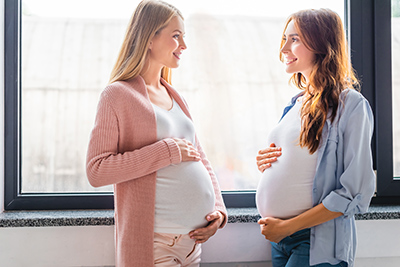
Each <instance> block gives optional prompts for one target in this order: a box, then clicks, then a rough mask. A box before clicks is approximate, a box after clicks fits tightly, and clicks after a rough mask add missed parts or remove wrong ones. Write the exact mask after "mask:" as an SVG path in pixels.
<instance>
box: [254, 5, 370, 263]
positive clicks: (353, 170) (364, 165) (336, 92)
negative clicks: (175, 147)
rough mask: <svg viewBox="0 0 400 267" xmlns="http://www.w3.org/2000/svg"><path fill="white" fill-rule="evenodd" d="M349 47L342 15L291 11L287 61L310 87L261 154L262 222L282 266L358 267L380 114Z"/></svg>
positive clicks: (284, 47)
mask: <svg viewBox="0 0 400 267" xmlns="http://www.w3.org/2000/svg"><path fill="white" fill-rule="evenodd" d="M347 51H348V50H347V44H346V39H345V32H344V29H343V24H342V22H341V19H340V17H339V16H338V15H337V14H336V13H335V12H333V11H331V10H329V9H319V10H303V11H299V12H297V13H294V14H292V15H291V16H289V18H288V20H287V23H286V25H285V28H284V32H283V38H282V42H281V50H280V58H281V61H282V62H284V63H285V65H286V72H287V73H292V74H293V75H292V77H291V82H292V83H293V84H294V85H295V86H297V87H298V88H299V89H301V90H302V91H301V92H300V93H299V94H298V95H296V96H295V97H294V98H293V99H292V101H291V103H290V105H289V106H288V107H286V108H285V110H284V114H283V117H282V118H281V120H280V122H279V123H278V125H277V126H276V127H275V128H274V129H273V130H272V131H271V133H270V135H269V136H268V140H267V141H268V144H271V145H270V147H269V148H266V149H264V150H261V151H260V152H259V155H258V156H257V165H258V168H259V170H260V171H261V172H262V176H261V180H260V182H259V186H258V189H257V195H256V201H257V208H258V210H259V213H260V214H261V216H262V219H260V220H259V224H260V227H261V233H262V234H263V235H264V236H265V238H266V239H268V240H270V242H271V247H272V263H273V266H274V267H280V266H286V267H305V266H318V267H322V266H353V265H354V255H355V250H356V229H355V219H354V214H356V213H362V212H365V211H366V210H367V208H368V206H369V203H370V200H371V197H372V195H373V193H374V185H375V175H374V172H373V169H372V156H371V149H370V143H371V137H372V133H373V115H372V111H371V108H370V106H369V104H368V102H367V100H366V99H365V98H364V97H363V96H362V95H361V94H360V93H359V92H358V91H356V90H354V87H355V86H357V80H356V78H355V75H354V72H353V70H352V67H351V64H350V61H349V58H348V55H347Z"/></svg>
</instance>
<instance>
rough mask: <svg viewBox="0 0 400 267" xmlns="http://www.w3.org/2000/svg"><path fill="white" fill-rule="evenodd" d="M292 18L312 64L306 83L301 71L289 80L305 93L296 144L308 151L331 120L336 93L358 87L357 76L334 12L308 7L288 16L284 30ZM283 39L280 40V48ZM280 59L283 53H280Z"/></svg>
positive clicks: (336, 105)
mask: <svg viewBox="0 0 400 267" xmlns="http://www.w3.org/2000/svg"><path fill="white" fill-rule="evenodd" d="M291 21H293V23H294V26H295V28H296V29H297V30H298V32H299V36H300V38H301V40H302V42H303V43H304V45H305V46H306V47H307V48H308V49H309V50H310V51H311V52H313V53H314V55H315V60H314V66H313V69H312V71H311V74H310V79H309V83H308V84H306V79H305V77H304V76H303V74H301V73H294V74H293V75H292V77H291V79H290V81H291V82H292V83H293V84H294V85H295V86H297V87H298V88H299V89H303V90H305V91H307V92H308V95H309V97H307V99H306V100H305V102H304V104H303V106H302V109H301V119H302V124H301V132H300V146H301V147H307V148H308V149H309V151H310V154H313V153H314V152H315V151H317V149H318V147H319V144H320V142H321V136H322V129H323V127H324V124H325V121H326V120H327V118H328V113H329V111H331V116H330V117H329V119H330V120H331V121H332V122H333V120H334V118H335V116H336V112H337V108H338V105H339V96H340V93H341V92H342V91H343V90H344V89H346V88H350V89H354V88H358V86H359V83H358V79H357V77H356V75H355V73H354V70H353V68H352V66H351V63H350V59H349V56H348V49H347V42H346V36H345V32H344V27H343V23H342V21H341V19H340V17H339V15H338V14H337V13H335V12H334V11H332V10H329V9H318V10H315V9H308V10H302V11H299V12H296V13H294V14H292V15H291V16H289V18H288V20H287V22H286V25H285V29H284V31H283V32H285V31H286V28H287V27H288V24H289V23H290V22H291ZM283 45H284V41H283V40H282V42H281V49H282V47H283ZM280 59H281V61H282V62H283V54H282V52H280Z"/></svg>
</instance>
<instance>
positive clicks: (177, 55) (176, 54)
mask: <svg viewBox="0 0 400 267" xmlns="http://www.w3.org/2000/svg"><path fill="white" fill-rule="evenodd" d="M172 54H174V56H175V57H176V58H177V59H181V58H180V57H179V56H180V55H181V53H172Z"/></svg>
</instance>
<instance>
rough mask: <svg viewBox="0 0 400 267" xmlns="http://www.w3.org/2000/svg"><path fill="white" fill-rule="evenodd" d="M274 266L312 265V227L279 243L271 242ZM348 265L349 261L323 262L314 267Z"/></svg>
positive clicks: (345, 266) (296, 266)
mask: <svg viewBox="0 0 400 267" xmlns="http://www.w3.org/2000/svg"><path fill="white" fill-rule="evenodd" d="M271 247H272V252H271V255H272V266H273V267H311V266H310V229H304V230H301V231H298V232H296V233H294V234H293V235H291V236H288V237H285V238H284V239H282V240H281V241H280V242H279V243H274V242H271ZM332 266H338V267H347V263H345V262H341V263H339V264H337V265H331V264H329V263H322V264H317V265H313V266H312V267H332Z"/></svg>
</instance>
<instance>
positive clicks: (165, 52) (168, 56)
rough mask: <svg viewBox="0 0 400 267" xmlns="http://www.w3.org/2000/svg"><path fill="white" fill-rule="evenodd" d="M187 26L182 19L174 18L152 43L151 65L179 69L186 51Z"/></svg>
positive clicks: (150, 49)
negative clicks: (183, 53) (182, 55)
mask: <svg viewBox="0 0 400 267" xmlns="http://www.w3.org/2000/svg"><path fill="white" fill-rule="evenodd" d="M184 34H185V26H184V24H183V20H182V19H181V18H180V17H174V18H173V19H171V21H170V22H169V23H168V25H167V26H166V27H165V28H164V29H162V30H161V31H160V32H159V33H158V34H156V35H155V36H154V37H153V39H152V40H151V42H150V46H149V60H150V65H153V64H156V65H160V66H161V67H164V66H165V67H168V68H177V67H178V66H179V60H180V56H181V54H182V51H183V50H185V49H186V44H185V41H184V40H183V37H184Z"/></svg>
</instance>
